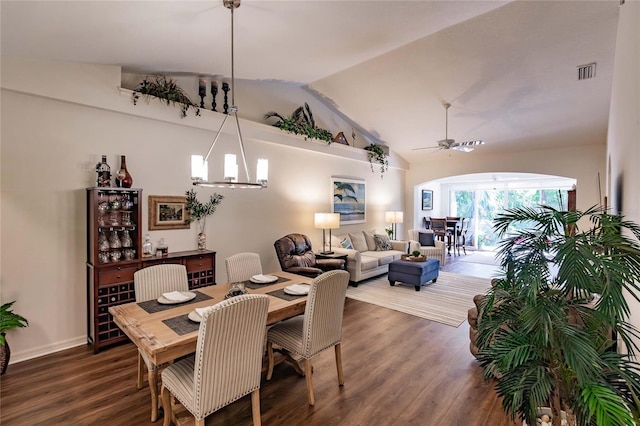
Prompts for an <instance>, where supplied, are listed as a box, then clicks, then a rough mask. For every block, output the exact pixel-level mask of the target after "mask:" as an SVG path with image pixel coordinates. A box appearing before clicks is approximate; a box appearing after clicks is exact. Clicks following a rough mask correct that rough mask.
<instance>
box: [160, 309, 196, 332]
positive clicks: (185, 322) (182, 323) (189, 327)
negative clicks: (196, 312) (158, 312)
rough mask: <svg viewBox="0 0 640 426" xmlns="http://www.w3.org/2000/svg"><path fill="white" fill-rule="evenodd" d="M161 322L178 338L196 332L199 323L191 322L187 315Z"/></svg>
mask: <svg viewBox="0 0 640 426" xmlns="http://www.w3.org/2000/svg"><path fill="white" fill-rule="evenodd" d="M162 322H163V323H165V325H166V326H167V327H169V328H170V329H171V330H173V331H174V332H175V333H176V334H177V335H178V336H182V335H184V334H189V333H191V332H193V331H198V328H200V323H199V322H194V321H191V320H190V319H189V314H187V315H180V316H179V317H175V318H169V319H166V320H162Z"/></svg>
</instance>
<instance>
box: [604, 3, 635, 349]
mask: <svg viewBox="0 0 640 426" xmlns="http://www.w3.org/2000/svg"><path fill="white" fill-rule="evenodd" d="M607 146H608V152H607V155H608V159H609V168H608V171H607V176H608V181H607V194H608V198H609V199H608V201H609V206H610V207H611V209H612V212H613V213H621V214H623V215H625V216H626V218H627V219H629V220H632V221H634V222H636V223H640V192H639V191H638V187H639V186H640V170H639V168H638V165H639V164H640V3H639V2H637V1H627V2H626V3H625V4H624V5H622V6H621V7H620V18H619V23H618V36H617V42H616V54H615V70H614V77H613V90H612V94H611V109H610V114H609V134H608V145H607ZM629 304H630V307H631V316H630V322H631V323H632V324H634V325H635V326H636V327H637V328H640V303H638V302H637V301H635V300H631V298H629ZM637 343H638V344H639V345H640V341H638V342H637Z"/></svg>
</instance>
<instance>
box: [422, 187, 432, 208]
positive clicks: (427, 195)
mask: <svg viewBox="0 0 640 426" xmlns="http://www.w3.org/2000/svg"><path fill="white" fill-rule="evenodd" d="M432 209H433V191H431V190H429V189H423V190H422V210H432Z"/></svg>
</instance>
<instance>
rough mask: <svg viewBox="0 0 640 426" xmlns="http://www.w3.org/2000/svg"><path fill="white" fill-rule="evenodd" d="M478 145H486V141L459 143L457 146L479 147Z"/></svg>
mask: <svg viewBox="0 0 640 426" xmlns="http://www.w3.org/2000/svg"><path fill="white" fill-rule="evenodd" d="M477 145H484V141H483V140H476V141H466V142H458V143H457V144H456V146H477Z"/></svg>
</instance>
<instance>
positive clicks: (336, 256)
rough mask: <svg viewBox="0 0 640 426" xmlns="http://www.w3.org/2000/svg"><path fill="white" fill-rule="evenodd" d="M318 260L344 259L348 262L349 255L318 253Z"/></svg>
mask: <svg viewBox="0 0 640 426" xmlns="http://www.w3.org/2000/svg"><path fill="white" fill-rule="evenodd" d="M316 259H342V260H344V261H345V262H346V261H347V255H346V254H341V253H331V254H322V253H316Z"/></svg>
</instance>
